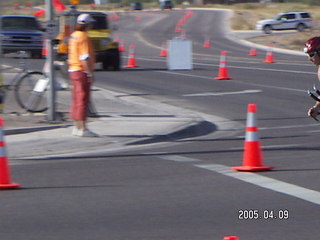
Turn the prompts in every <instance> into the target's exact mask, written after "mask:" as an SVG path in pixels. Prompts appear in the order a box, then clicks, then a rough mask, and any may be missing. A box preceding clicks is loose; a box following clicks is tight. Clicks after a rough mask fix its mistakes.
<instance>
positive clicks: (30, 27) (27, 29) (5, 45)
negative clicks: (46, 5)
mask: <svg viewBox="0 0 320 240" xmlns="http://www.w3.org/2000/svg"><path fill="white" fill-rule="evenodd" d="M0 36H1V47H2V52H3V53H11V52H17V51H22V50H23V51H28V52H30V53H31V57H33V58H41V57H42V54H41V53H42V47H43V38H44V33H43V29H42V28H41V25H40V23H39V22H38V21H37V19H36V18H35V17H33V16H20V15H17V16H16V15H2V16H0Z"/></svg>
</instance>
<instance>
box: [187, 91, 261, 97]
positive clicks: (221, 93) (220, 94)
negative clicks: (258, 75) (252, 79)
mask: <svg viewBox="0 0 320 240" xmlns="http://www.w3.org/2000/svg"><path fill="white" fill-rule="evenodd" d="M259 92H262V90H243V91H235V92H205V93H193V94H185V95H182V96H184V97H206V96H223V95H234V94H248V93H259Z"/></svg>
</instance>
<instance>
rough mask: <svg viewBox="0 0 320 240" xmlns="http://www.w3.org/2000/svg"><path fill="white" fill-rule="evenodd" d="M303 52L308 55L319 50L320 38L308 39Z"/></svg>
mask: <svg viewBox="0 0 320 240" xmlns="http://www.w3.org/2000/svg"><path fill="white" fill-rule="evenodd" d="M304 46H305V47H304V52H305V53H309V52H312V51H315V50H320V37H313V38H310V39H309V40H308V41H307V42H306V43H305V45H304Z"/></svg>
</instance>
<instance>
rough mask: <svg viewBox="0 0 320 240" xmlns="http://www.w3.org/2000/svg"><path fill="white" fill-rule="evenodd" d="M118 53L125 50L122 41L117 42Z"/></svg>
mask: <svg viewBox="0 0 320 240" xmlns="http://www.w3.org/2000/svg"><path fill="white" fill-rule="evenodd" d="M118 49H119V52H124V51H125V50H126V48H125V46H124V41H123V39H120V40H119V46H118Z"/></svg>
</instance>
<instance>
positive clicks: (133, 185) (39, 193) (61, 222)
mask: <svg viewBox="0 0 320 240" xmlns="http://www.w3.org/2000/svg"><path fill="white" fill-rule="evenodd" d="M192 13H193V15H192V17H190V18H189V19H188V20H187V22H186V23H185V25H184V26H185V34H186V36H187V38H188V39H190V40H192V41H193V52H194V59H193V61H194V69H193V70H190V71H168V70H167V67H166V60H165V59H164V58H161V57H159V52H160V47H161V43H162V41H165V40H168V39H172V38H173V37H175V36H177V35H178V34H177V33H175V27H176V23H177V22H178V21H179V19H181V17H183V16H184V15H185V12H184V11H172V12H161V13H159V12H152V13H150V12H149V13H145V12H134V13H129V14H123V15H121V17H120V20H119V22H117V23H115V24H116V25H117V26H118V30H117V34H118V36H119V37H121V38H123V39H125V43H126V44H134V45H136V58H137V63H138V65H139V66H140V67H139V68H136V69H124V70H123V71H120V72H102V71H98V72H97V85H99V87H106V88H109V89H111V90H121V91H122V92H127V93H128V95H133V94H135V95H139V96H141V97H144V98H148V99H152V100H154V101H157V102H165V103H167V104H172V105H175V106H178V107H181V108H186V109H189V110H193V111H196V112H201V113H203V114H204V115H205V116H208V117H210V116H211V115H216V116H219V117H221V118H222V119H224V120H222V122H220V123H215V124H223V123H234V125H233V126H235V127H234V128H230V129H228V130H224V131H220V130H219V129H218V131H217V132H214V133H211V134H208V135H206V136H201V137H198V138H191V139H180V140H176V141H174V142H168V143H167V144H165V145H161V146H160V145H159V146H158V145H150V146H145V148H139V150H136V151H130V152H117V153H114V154H102V155H99V156H95V157H92V158H78V159H73V158H71V159H57V160H50V161H48V160H47V161H41V160H39V161H30V162H28V161H25V163H23V164H21V165H17V166H13V167H14V174H15V176H14V179H15V180H16V181H17V182H23V183H24V184H23V185H24V186H28V187H26V188H25V189H21V190H18V191H5V192H2V197H1V200H0V204H1V205H2V213H1V215H0V222H1V224H0V237H1V239H6V240H11V239H12V240H20V239H28V240H33V239H34V240H38V239H70V240H72V239H112V240H113V239H115V240H118V239H119V240H123V239H130V240H135V239H137V240H138V239H139V240H141V239H161V240H165V239H168V240H173V239H174V240H180V239H184V240H185V239H188V240H211V239H222V238H223V236H226V235H236V236H238V237H239V238H240V239H241V240H266V239H290V240H298V239H299V240H300V239H314V238H316V236H318V235H319V228H318V226H319V222H320V218H319V217H318V211H319V204H320V193H319V191H320V182H319V177H318V175H319V172H320V168H319V163H318V154H319V143H318V139H319V137H318V136H319V129H318V126H319V125H318V124H319V123H317V122H315V121H314V120H312V119H310V118H308V117H307V116H306V111H307V108H308V107H310V106H312V104H313V101H312V100H311V99H310V98H309V97H308V96H307V94H306V90H307V89H308V88H312V86H313V84H314V83H317V80H316V74H315V70H316V69H315V67H314V66H312V65H311V64H310V63H308V62H307V61H306V57H302V56H295V55H288V54H282V53H279V52H275V53H274V59H275V63H272V64H271V63H264V62H263V60H264V58H265V50H260V49H258V55H257V56H256V57H251V56H248V53H249V50H250V48H249V47H248V46H244V45H241V44H240V43H237V42H234V41H231V40H229V39H228V38H226V37H227V34H226V33H225V32H224V31H223V29H224V28H225V27H226V26H227V25H226V21H225V19H226V18H225V15H224V13H223V12H222V11H214V12H212V11H193V12H192ZM137 16H139V17H141V21H137V18H136V17H137ZM205 36H209V37H211V40H212V48H211V49H204V48H203V47H202V44H203V41H204V38H205ZM221 51H227V52H228V58H227V60H228V62H227V66H228V69H229V75H230V76H231V77H232V79H231V80H221V81H219V80H215V79H214V77H216V76H217V74H218V66H219V56H220V52H221ZM126 53H127V52H126ZM126 53H124V54H126ZM123 61H124V64H125V63H126V61H127V59H126V58H125V57H124V58H123ZM249 103H255V104H257V106H258V113H257V115H258V125H259V129H260V132H259V134H260V140H261V144H262V147H263V157H264V158H263V159H264V163H265V165H270V166H275V169H274V170H272V171H267V172H261V173H249V174H247V173H238V172H234V171H233V170H231V168H230V167H231V166H236V165H241V163H242V153H243V142H244V134H245V132H244V126H245V122H246V110H247V105H248V104H249ZM231 125H232V124H231ZM239 126H241V127H239ZM256 214H257V215H256ZM252 218H253V219H252Z"/></svg>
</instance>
